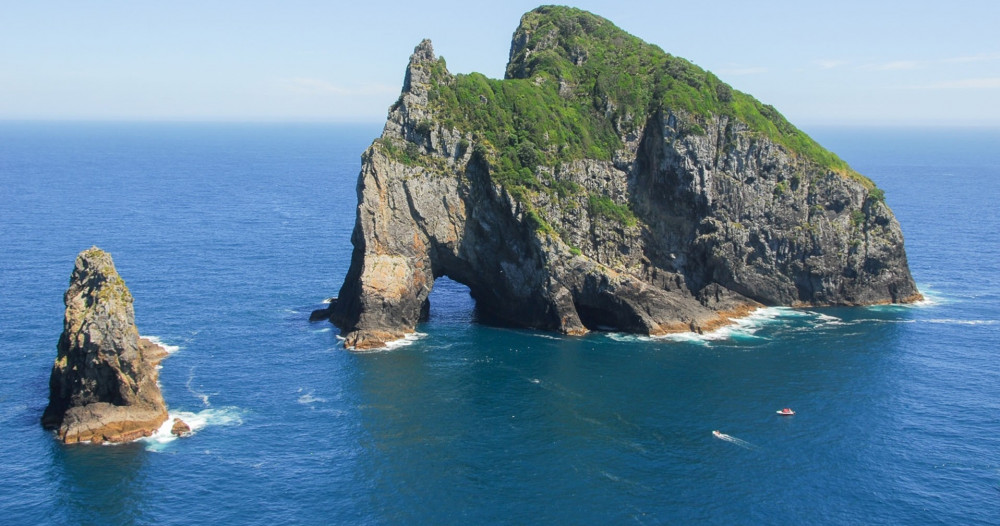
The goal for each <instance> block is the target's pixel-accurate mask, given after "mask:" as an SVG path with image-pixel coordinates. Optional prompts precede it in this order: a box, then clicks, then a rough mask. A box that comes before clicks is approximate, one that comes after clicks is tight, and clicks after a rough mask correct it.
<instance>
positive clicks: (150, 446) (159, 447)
mask: <svg viewBox="0 0 1000 526" xmlns="http://www.w3.org/2000/svg"><path fill="white" fill-rule="evenodd" d="M242 413H243V412H242V411H241V410H240V409H239V408H236V407H223V408H219V409H203V410H201V411H198V412H197V413H192V412H190V411H170V413H169V416H168V418H167V421H166V422H164V423H163V425H161V426H160V428H159V429H157V430H156V432H155V433H153V434H152V435H151V436H148V437H145V438H140V439H139V440H138V441H139V442H144V443H146V449H147V450H148V451H163V450H164V449H166V447H167V444H170V443H171V442H173V441H174V440H177V438H179V437H177V436H176V435H174V434H173V433H171V432H170V429H171V428H172V427H173V425H174V419H175V418H180V419H181V420H183V421H184V423H185V424H187V425H188V427H190V428H191V432H190V435H195V434H197V433H198V432H199V431H201V430H202V429H205V428H206V427H209V426H212V427H214V426H239V425H243V414H242ZM190 435H188V436H190Z"/></svg>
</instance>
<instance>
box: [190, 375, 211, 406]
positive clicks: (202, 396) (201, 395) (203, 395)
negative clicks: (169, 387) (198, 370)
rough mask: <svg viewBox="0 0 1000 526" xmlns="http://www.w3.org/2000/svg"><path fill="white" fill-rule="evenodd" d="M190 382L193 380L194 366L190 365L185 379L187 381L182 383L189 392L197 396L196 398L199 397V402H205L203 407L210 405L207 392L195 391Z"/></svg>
mask: <svg viewBox="0 0 1000 526" xmlns="http://www.w3.org/2000/svg"><path fill="white" fill-rule="evenodd" d="M192 382H194V367H192V368H191V370H190V371H188V379H187V382H185V383H184V387H187V390H188V392H189V393H191V394H193V395H195V396H197V397H198V398H200V399H201V403H203V404H205V407H208V406H209V405H210V404H209V403H208V396H209V395H208V394H207V393H201V392H198V391H195V390H194V387H192V386H191V383H192Z"/></svg>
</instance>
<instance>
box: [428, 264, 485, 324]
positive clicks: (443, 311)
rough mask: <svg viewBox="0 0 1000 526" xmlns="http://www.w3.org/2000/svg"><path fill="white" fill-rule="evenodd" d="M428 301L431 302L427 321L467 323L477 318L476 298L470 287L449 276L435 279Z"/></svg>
mask: <svg viewBox="0 0 1000 526" xmlns="http://www.w3.org/2000/svg"><path fill="white" fill-rule="evenodd" d="M427 301H428V302H429V303H430V309H429V310H428V312H427V318H426V319H427V321H430V322H433V323H445V324H462V325H467V324H470V323H472V322H474V321H475V320H476V314H475V311H476V300H475V299H473V298H472V295H471V293H470V291H469V287H467V286H465V285H463V284H462V283H459V282H457V281H455V280H453V279H451V278H449V277H448V276H441V277H439V278H437V279H435V280H434V288H433V289H431V293H430V295H429V296H428V297H427Z"/></svg>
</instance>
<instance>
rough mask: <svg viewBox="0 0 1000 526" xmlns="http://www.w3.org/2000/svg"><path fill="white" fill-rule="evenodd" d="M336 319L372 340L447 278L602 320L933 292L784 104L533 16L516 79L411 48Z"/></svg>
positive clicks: (558, 317) (487, 311)
mask: <svg viewBox="0 0 1000 526" xmlns="http://www.w3.org/2000/svg"><path fill="white" fill-rule="evenodd" d="M357 195H358V205H357V217H356V222H355V226H354V230H353V234H352V238H351V240H352V244H353V254H352V258H351V263H350V267H349V269H348V272H347V275H346V278H345V279H344V282H343V285H342V287H341V289H340V293H339V294H338V296H337V298H336V299H335V300H334V301H332V302H331V304H330V307H329V308H328V309H326V310H325V311H320V312H318V313H316V314H315V316H314V318H320V319H330V320H331V321H332V322H333V323H335V324H336V325H337V326H338V327H340V329H341V334H342V336H343V337H344V338H345V341H344V344H345V346H346V347H347V348H352V349H371V348H378V347H381V346H384V345H385V344H386V343H387V342H389V341H392V340H395V339H398V338H401V337H404V336H405V335H406V334H408V333H411V332H413V331H414V330H415V327H416V324H417V323H418V322H419V321H421V320H422V319H423V317H425V316H426V314H427V312H428V308H429V303H428V295H429V294H430V292H431V289H432V287H433V285H434V280H435V279H436V278H438V277H441V276H448V277H449V278H451V279H453V280H455V281H458V282H460V283H463V284H465V285H466V286H468V287H469V291H470V294H471V295H472V296H473V297H474V299H475V301H476V305H477V309H478V311H479V312H481V313H483V316H484V317H486V318H487V319H490V320H493V321H495V322H497V323H501V324H505V325H511V326H516V327H525V328H534V329H542V330H550V331H557V332H560V333H563V334H567V335H580V334H584V333H586V332H588V331H591V330H613V331H623V332H631V333H639V334H645V335H662V334H667V333H672V332H678V331H697V332H703V331H708V330H712V329H714V328H717V327H719V326H721V325H723V324H726V323H728V322H729V321H730V320H732V319H733V318H735V317H739V316H744V315H746V314H748V313H750V312H752V311H753V310H755V309H757V308H759V307H761V306H765V305H788V306H830V305H872V304H884V303H905V302H912V301H916V300H918V299H920V298H921V296H920V293H919V292H918V290H917V287H916V285H915V284H914V281H913V278H912V276H911V274H910V270H909V266H908V264H907V260H906V252H905V250H904V246H903V235H902V232H901V230H900V226H899V223H898V222H897V221H896V219H895V217H894V215H893V213H892V211H891V210H890V209H889V207H888V206H887V205H886V203H885V194H884V192H883V191H882V190H881V189H880V188H878V187H877V186H876V185H875V184H874V183H873V182H872V181H871V180H869V179H868V178H866V177H864V176H862V175H861V174H859V173H857V172H856V171H854V170H853V169H851V168H850V167H849V166H848V165H847V163H845V162H844V161H843V160H841V159H840V158H839V157H837V156H836V155H835V154H833V153H831V152H829V151H827V150H826V149H824V148H823V147H821V146H820V145H819V144H817V143H816V142H815V141H813V140H812V139H811V138H810V137H809V136H807V135H806V134H805V133H803V132H802V131H801V130H799V129H797V128H796V127H795V126H793V125H792V124H790V123H789V122H788V121H787V120H786V119H785V118H784V117H783V116H782V115H781V114H780V113H779V112H778V111H777V110H776V109H775V108H773V107H771V106H769V105H766V104H763V103H761V102H759V101H758V100H756V99H754V98H753V97H751V96H750V95H747V94H744V93H741V92H739V91H737V90H735V89H733V88H732V87H730V86H729V85H728V84H726V83H725V82H723V81H721V80H720V79H719V78H718V77H716V76H715V75H714V74H712V73H711V72H708V71H705V70H703V69H701V68H699V67H697V66H696V65H694V64H692V63H691V62H689V61H687V60H684V59H682V58H679V57H676V56H672V55H670V54H668V53H665V52H664V51H662V50H661V49H660V48H658V47H657V46H654V45H651V44H648V43H646V42H643V41H642V40H640V39H638V38H636V37H634V36H632V35H630V34H628V33H626V32H625V31H623V30H621V29H619V28H618V27H616V26H615V25H614V24H612V23H611V22H609V21H608V20H606V19H604V18H601V17H599V16H596V15H593V14H591V13H588V12H586V11H582V10H578V9H573V8H569V7H557V6H544V7H540V8H538V9H535V10H533V11H531V12H529V13H527V14H525V15H524V16H523V17H522V19H521V22H520V25H519V27H518V28H517V30H516V31H515V32H514V35H513V39H512V42H511V47H510V55H509V60H508V64H507V69H506V74H505V78H504V79H502V80H497V79H490V78H487V77H485V76H483V75H481V74H478V73H472V74H458V75H455V74H451V73H450V72H449V71H448V68H447V65H446V63H445V60H444V59H443V58H440V57H436V56H435V54H434V50H433V47H432V45H431V42H430V41H429V40H424V41H423V42H421V43H420V44H419V45H418V46H417V47H416V49H415V50H414V52H413V54H412V56H411V57H410V61H409V65H408V66H407V68H406V74H405V78H404V82H403V87H402V92H401V95H400V97H399V99H398V100H397V101H396V102H395V103H394V104H393V105H392V107H391V108H390V110H389V114H388V119H387V121H386V123H385V127H384V130H383V132H382V135H381V137H379V138H378V139H376V140H375V141H374V142H373V143H372V145H371V146H370V147H369V148H368V149H367V151H365V152H364V154H363V156H362V168H361V172H360V174H359V177H358V182H357Z"/></svg>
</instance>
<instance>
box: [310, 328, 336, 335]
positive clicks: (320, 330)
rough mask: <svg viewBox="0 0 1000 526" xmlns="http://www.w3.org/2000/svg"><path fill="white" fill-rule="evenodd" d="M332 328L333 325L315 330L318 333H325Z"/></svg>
mask: <svg viewBox="0 0 1000 526" xmlns="http://www.w3.org/2000/svg"><path fill="white" fill-rule="evenodd" d="M332 330H333V328H332V327H323V328H322V329H316V330H314V331H313V332H314V333H316V334H320V333H323V332H330V331H332Z"/></svg>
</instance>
